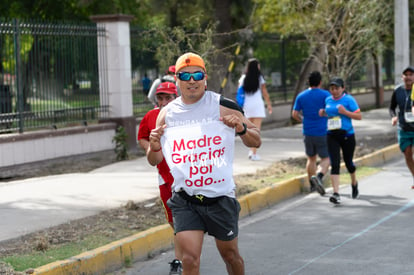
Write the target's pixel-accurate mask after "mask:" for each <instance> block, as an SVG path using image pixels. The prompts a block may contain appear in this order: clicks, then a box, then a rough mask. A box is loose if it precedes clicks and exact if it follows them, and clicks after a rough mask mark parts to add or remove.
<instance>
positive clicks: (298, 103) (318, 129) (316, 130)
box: [292, 71, 330, 196]
mask: <svg viewBox="0 0 414 275" xmlns="http://www.w3.org/2000/svg"><path fill="white" fill-rule="evenodd" d="M308 83H309V88H308V89H306V90H304V91H302V92H301V93H300V94H299V95H298V96H297V97H296V100H295V104H294V106H293V110H292V117H293V118H294V119H295V120H297V121H299V122H302V127H303V131H302V133H303V136H304V138H303V141H304V143H305V153H306V157H307V162H306V172H307V174H308V180H309V183H310V186H311V192H312V191H313V190H315V189H316V190H317V191H318V192H319V194H320V195H321V196H323V195H324V194H325V189H324V187H323V177H324V175H325V174H326V173H327V172H328V169H329V164H330V162H329V153H328V145H327V142H326V131H327V118H326V117H324V116H323V117H321V116H319V110H320V109H322V108H324V107H325V99H326V98H327V97H329V96H330V93H329V92H328V91H326V90H322V89H321V88H320V87H321V84H322V75H321V74H320V72H318V71H313V72H311V73H310V74H309V77H308ZM318 156H319V158H320V162H319V165H317V157H318Z"/></svg>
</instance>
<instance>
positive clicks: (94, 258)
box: [34, 224, 173, 275]
mask: <svg viewBox="0 0 414 275" xmlns="http://www.w3.org/2000/svg"><path fill="white" fill-rule="evenodd" d="M172 246H173V231H172V228H171V226H170V225H169V224H164V225H160V226H156V227H153V228H150V229H148V230H145V231H143V232H140V233H137V234H134V235H132V236H130V237H127V238H124V239H121V240H119V241H115V242H112V243H110V244H107V245H105V246H102V247H99V248H96V249H94V250H91V251H88V252H85V253H82V254H79V255H77V256H74V257H71V258H69V259H67V260H63V261H57V262H54V263H50V264H47V265H44V266H41V267H39V268H36V269H35V271H34V274H42V275H62V274H64V275H75V274H104V273H108V272H111V271H115V270H118V269H120V268H121V267H123V266H125V265H128V264H130V263H132V262H134V261H137V260H140V259H146V258H148V256H150V254H151V253H156V252H158V251H162V250H165V249H169V248H171V247H172Z"/></svg>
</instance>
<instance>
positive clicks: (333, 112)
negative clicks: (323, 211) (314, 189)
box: [319, 77, 362, 204]
mask: <svg viewBox="0 0 414 275" xmlns="http://www.w3.org/2000/svg"><path fill="white" fill-rule="evenodd" d="M329 92H330V93H331V96H330V97H328V98H326V100H325V108H324V109H321V110H320V111H319V115H321V116H327V117H328V134H327V137H328V138H327V141H328V151H329V157H330V160H331V183H332V187H333V194H332V196H331V197H330V198H329V201H330V202H332V203H334V204H339V203H340V202H341V196H340V195H339V174H340V168H341V150H342V155H343V159H344V162H345V166H346V169H347V170H348V172H349V175H350V177H351V186H352V195H351V196H352V198H353V199H356V198H358V196H359V190H358V181H357V179H356V172H355V171H356V166H355V164H354V162H353V158H354V152H355V145H356V143H355V131H354V127H353V125H352V119H357V120H361V119H362V114H361V110H360V108H359V106H358V103H357V102H356V100H355V99H354V97H353V96H351V95H349V94H348V93H347V92H346V91H345V84H344V81H343V80H342V78H339V77H334V78H332V79H331V80H330V82H329Z"/></svg>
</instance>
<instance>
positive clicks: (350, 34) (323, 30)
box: [255, 0, 393, 78]
mask: <svg viewBox="0 0 414 275" xmlns="http://www.w3.org/2000/svg"><path fill="white" fill-rule="evenodd" d="M255 2H256V3H257V4H258V8H257V11H256V16H255V18H256V23H257V24H256V26H257V27H256V29H257V30H263V31H265V32H272V33H280V34H281V35H283V36H286V37H289V36H292V35H302V36H304V37H306V39H307V41H308V42H309V44H310V53H309V54H310V55H313V56H314V57H316V58H317V60H318V61H319V62H320V63H321V64H323V66H324V69H325V71H327V72H328V73H329V74H336V75H341V76H343V77H345V78H346V77H347V76H350V75H351V74H352V73H353V72H354V70H355V69H356V68H357V67H358V66H359V65H360V64H361V62H364V57H365V55H366V53H367V52H375V53H377V54H378V56H380V55H381V54H380V53H381V51H382V45H383V44H384V41H385V40H386V39H385V37H386V36H389V35H392V29H391V27H392V25H391V24H389V22H392V21H393V18H392V10H393V9H392V3H390V1H387V0H378V1H370V0H361V1H357V0H349V1H344V0H335V1H328V0H323V1H309V0H296V1H291V0H255Z"/></svg>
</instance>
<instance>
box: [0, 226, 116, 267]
mask: <svg viewBox="0 0 414 275" xmlns="http://www.w3.org/2000/svg"><path fill="white" fill-rule="evenodd" d="M112 241H114V240H112V239H111V238H110V237H106V236H104V235H103V234H95V235H92V236H88V237H87V238H85V239H84V240H82V241H79V242H76V243H67V244H64V245H59V246H55V247H51V248H49V249H48V250H46V251H45V252H41V251H33V252H32V253H28V254H24V255H14V256H9V257H5V258H1V259H0V261H3V262H6V263H9V264H10V265H12V266H13V268H14V270H15V271H24V270H26V269H28V268H36V267H40V266H43V265H46V264H48V263H51V262H55V261H59V260H66V259H68V258H70V257H72V256H75V255H78V254H80V253H83V252H86V251H89V250H92V249H94V248H97V247H100V246H103V245H105V244H108V243H110V242H112Z"/></svg>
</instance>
